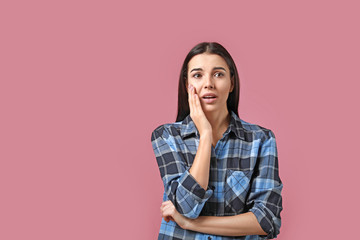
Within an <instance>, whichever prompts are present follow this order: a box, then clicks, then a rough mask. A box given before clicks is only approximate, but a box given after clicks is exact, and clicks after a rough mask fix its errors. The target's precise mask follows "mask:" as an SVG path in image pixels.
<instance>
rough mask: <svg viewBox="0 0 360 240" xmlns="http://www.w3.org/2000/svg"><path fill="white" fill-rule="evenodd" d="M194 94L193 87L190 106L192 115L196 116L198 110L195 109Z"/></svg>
mask: <svg viewBox="0 0 360 240" xmlns="http://www.w3.org/2000/svg"><path fill="white" fill-rule="evenodd" d="M195 94H196V89H195V88H194V87H193V88H192V91H191V104H192V110H193V114H195V115H196V114H197V113H198V110H197V109H196V103H195V101H196V100H195Z"/></svg>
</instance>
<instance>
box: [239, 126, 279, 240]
mask: <svg viewBox="0 0 360 240" xmlns="http://www.w3.org/2000/svg"><path fill="white" fill-rule="evenodd" d="M257 161H258V162H257V166H256V168H255V170H254V178H253V180H252V183H251V190H250V194H249V197H248V199H247V202H246V204H247V206H248V208H249V211H251V212H252V213H254V215H255V216H256V218H257V220H258V222H259V224H260V226H261V228H262V229H263V230H264V231H265V232H266V233H267V236H266V239H272V238H276V236H277V235H278V234H279V233H280V226H281V217H280V212H281V211H282V196H281V191H282V188H283V184H282V182H281V179H280V177H279V168H278V155H277V146H276V141H275V135H274V133H273V132H272V131H271V130H268V136H267V137H266V138H265V140H264V141H263V144H262V145H261V149H260V154H259V156H258V160H257Z"/></svg>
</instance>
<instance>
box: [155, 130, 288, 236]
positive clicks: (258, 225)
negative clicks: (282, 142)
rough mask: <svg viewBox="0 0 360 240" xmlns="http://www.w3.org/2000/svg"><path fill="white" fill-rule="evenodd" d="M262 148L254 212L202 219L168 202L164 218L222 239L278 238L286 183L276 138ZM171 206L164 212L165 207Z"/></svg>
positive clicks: (254, 185)
mask: <svg viewBox="0 0 360 240" xmlns="http://www.w3.org/2000/svg"><path fill="white" fill-rule="evenodd" d="M269 136H270V137H269V138H268V139H266V140H265V141H264V143H263V144H262V146H261V149H260V154H259V158H258V163H257V167H256V171H255V172H254V174H255V177H254V179H253V181H252V185H251V192H250V194H249V197H248V199H247V200H246V203H247V206H248V208H249V209H250V210H249V212H247V213H242V214H238V215H236V216H199V217H198V218H197V219H188V218H184V217H183V216H181V215H180V214H178V213H177V212H176V211H175V209H173V208H171V206H168V203H166V202H164V203H163V204H162V207H161V208H160V209H161V211H162V214H163V216H168V215H169V216H172V217H173V219H174V221H176V222H177V223H178V224H180V226H181V227H182V228H184V229H188V230H192V231H197V232H203V233H208V234H215V235H222V236H243V235H266V236H264V237H266V238H268V239H270V238H275V237H276V236H277V235H278V234H279V232H280V230H279V229H280V225H281V220H280V212H281V210H282V198H281V190H282V183H281V180H280V178H279V175H278V160H277V148H276V142H275V136H274V134H273V133H272V132H271V131H270V132H269ZM165 206H167V210H166V211H164V210H163V207H165Z"/></svg>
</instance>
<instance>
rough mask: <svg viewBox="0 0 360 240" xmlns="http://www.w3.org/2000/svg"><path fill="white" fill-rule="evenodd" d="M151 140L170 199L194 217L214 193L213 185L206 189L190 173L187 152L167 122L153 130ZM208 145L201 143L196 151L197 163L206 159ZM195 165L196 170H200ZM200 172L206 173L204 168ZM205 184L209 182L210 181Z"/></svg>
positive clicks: (188, 215) (185, 213)
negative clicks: (185, 153) (181, 148)
mask: <svg viewBox="0 0 360 240" xmlns="http://www.w3.org/2000/svg"><path fill="white" fill-rule="evenodd" d="M151 142H152V147H153V150H154V153H155V157H156V160H157V164H158V166H159V170H160V175H161V178H162V180H163V183H164V190H165V192H166V195H167V197H168V199H169V200H170V201H171V202H172V203H173V204H174V206H175V208H176V210H177V211H178V212H179V213H180V214H182V215H184V216H185V217H187V218H190V219H193V218H197V217H198V216H199V214H200V212H201V210H202V208H203V206H204V204H205V202H206V201H207V200H208V199H209V198H210V196H211V195H212V194H213V190H212V189H210V188H209V187H207V189H206V190H205V189H204V188H203V187H202V186H201V185H200V184H199V182H198V181H197V179H196V178H195V177H194V176H192V174H190V168H189V167H188V166H187V164H186V160H185V157H184V156H183V153H182V152H181V151H180V150H179V149H178V145H177V143H176V141H175V137H174V136H172V135H171V134H170V133H169V131H168V130H167V129H166V128H165V127H164V126H163V125H162V126H160V127H158V128H156V129H155V130H154V131H153V133H152V135H151ZM201 143H203V141H201ZM207 147H208V146H207V144H205V142H204V144H199V148H198V153H199V154H198V153H197V154H196V155H197V156H196V157H195V159H194V163H193V165H194V164H195V167H196V165H198V166H197V167H199V163H200V164H204V162H206V159H204V158H206V157H207V156H208V154H207ZM210 147H211V146H210ZM210 149H211V148H210ZM209 158H210V157H209ZM199 161H201V162H199ZM209 161H210V160H209ZM196 163H197V164H196ZM195 167H194V168H193V169H192V170H194V169H195V170H196V168H195ZM208 171H209V170H208ZM198 173H200V174H202V172H198ZM208 174H209V173H208ZM202 184H203V186H205V185H206V186H207V184H208V183H207V182H206V183H204V182H203V183H202Z"/></svg>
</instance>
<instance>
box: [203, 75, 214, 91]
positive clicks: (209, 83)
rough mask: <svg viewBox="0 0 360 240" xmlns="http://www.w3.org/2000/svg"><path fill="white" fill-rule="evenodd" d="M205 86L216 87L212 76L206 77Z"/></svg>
mask: <svg viewBox="0 0 360 240" xmlns="http://www.w3.org/2000/svg"><path fill="white" fill-rule="evenodd" d="M205 88H210V89H213V88H214V83H213V79H212V77H211V76H208V77H207V78H206V79H205Z"/></svg>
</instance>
